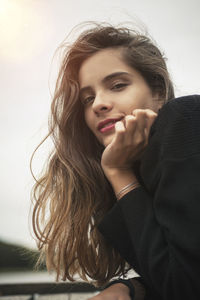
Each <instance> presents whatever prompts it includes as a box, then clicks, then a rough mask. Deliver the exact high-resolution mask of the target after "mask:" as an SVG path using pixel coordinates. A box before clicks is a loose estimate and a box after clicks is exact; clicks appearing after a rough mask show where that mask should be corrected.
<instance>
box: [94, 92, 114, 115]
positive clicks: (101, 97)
mask: <svg viewBox="0 0 200 300" xmlns="http://www.w3.org/2000/svg"><path fill="white" fill-rule="evenodd" d="M112 107H113V105H112V101H111V99H110V97H108V95H105V94H103V93H101V94H98V95H96V97H95V99H94V101H93V103H92V109H93V111H94V112H95V114H97V115H98V114H101V113H104V112H107V111H110V110H111V109H112Z"/></svg>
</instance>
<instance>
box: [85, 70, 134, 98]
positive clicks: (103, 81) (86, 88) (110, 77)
mask: <svg viewBox="0 0 200 300" xmlns="http://www.w3.org/2000/svg"><path fill="white" fill-rule="evenodd" d="M121 75H128V76H130V74H129V73H127V72H115V73H112V74H109V75H107V76H106V77H104V78H103V80H102V83H106V82H108V81H110V80H111V79H113V78H116V77H119V76H121ZM90 89H91V87H90V86H86V87H83V88H81V89H80V94H82V93H84V92H86V91H88V90H90Z"/></svg>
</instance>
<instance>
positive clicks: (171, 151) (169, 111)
mask: <svg viewBox="0 0 200 300" xmlns="http://www.w3.org/2000/svg"><path fill="white" fill-rule="evenodd" d="M152 130H153V131H154V132H155V133H156V136H157V137H158V138H159V140H160V141H161V142H162V149H163V155H164V157H169V158H171V157H174V158H175V157H176V156H178V157H180V158H181V157H182V158H184V157H185V156H188V155H192V154H196V153H199V151H200V95H191V96H184V97H179V98H175V99H173V100H171V101H169V102H167V103H166V104H164V105H163V107H162V108H161V110H160V111H159V114H158V117H157V119H156V121H155V123H154V125H153V128H152Z"/></svg>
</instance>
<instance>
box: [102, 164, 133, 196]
mask: <svg viewBox="0 0 200 300" xmlns="http://www.w3.org/2000/svg"><path fill="white" fill-rule="evenodd" d="M105 175H106V177H107V179H108V181H109V182H110V184H111V185H112V188H113V190H114V192H115V195H116V197H117V199H118V200H119V199H120V198H121V197H123V196H124V195H125V194H126V193H128V192H129V191H130V190H132V189H134V188H136V187H138V186H139V182H138V180H137V177H136V175H135V174H134V172H133V170H130V169H114V168H113V169H109V171H108V172H107V173H105Z"/></svg>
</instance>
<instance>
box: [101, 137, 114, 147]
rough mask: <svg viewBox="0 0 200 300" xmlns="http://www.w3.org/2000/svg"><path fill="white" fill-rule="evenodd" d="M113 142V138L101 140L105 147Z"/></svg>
mask: <svg viewBox="0 0 200 300" xmlns="http://www.w3.org/2000/svg"><path fill="white" fill-rule="evenodd" d="M112 140H113V136H107V137H105V138H104V139H103V141H102V144H103V145H104V147H107V146H108V145H109V144H110V143H111V142H112Z"/></svg>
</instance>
